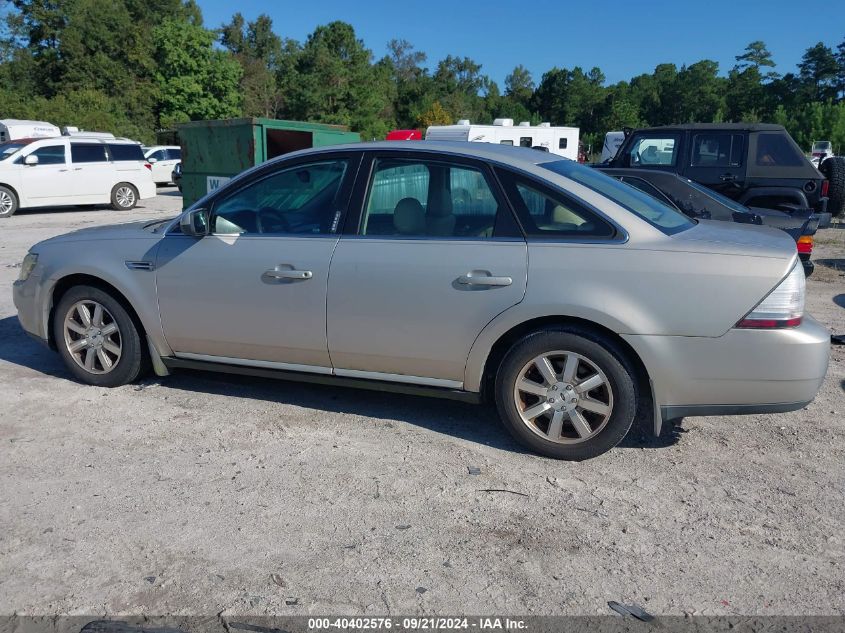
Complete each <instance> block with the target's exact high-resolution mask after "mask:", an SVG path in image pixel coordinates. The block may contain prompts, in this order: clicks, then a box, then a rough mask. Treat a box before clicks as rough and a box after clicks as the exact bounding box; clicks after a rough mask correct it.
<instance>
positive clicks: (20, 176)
mask: <svg viewBox="0 0 845 633" xmlns="http://www.w3.org/2000/svg"><path fill="white" fill-rule="evenodd" d="M155 195H156V188H155V183H154V182H153V177H152V173H151V171H150V169H149V167H148V164H147V162H146V161H145V160H144V154H143V152H142V151H141V146H140V145H139V144H138V143H135V142H133V141H127V140H125V139H110V140H104V139H99V138H85V137H72V138H69V137H66V136H59V137H56V138H46V139H37V140H32V139H22V140H18V141H9V142H6V143H0V217H9V216H11V215H13V214H14V213H15V211H17V210H18V209H28V208H33V207H54V206H61V205H73V204H108V203H110V204H111V206H112V208H114V209H117V210H128V209H131V208H133V207H134V206H135V205H136V204H137V202H138V200H143V199H145V198H152V197H153V196H155Z"/></svg>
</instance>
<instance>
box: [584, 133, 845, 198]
mask: <svg viewBox="0 0 845 633" xmlns="http://www.w3.org/2000/svg"><path fill="white" fill-rule="evenodd" d="M626 132H627V135H626V137H625V140H624V141H623V142H622V145H621V146H620V147H619V150H618V151H617V153H616V156H614V157H613V158H612V159H610V160H609V161H607V162H604V163H602V164H600V165H595V167H597V168H599V169H601V168H604V167H617V168H618V167H625V168H632V167H634V168H638V169H660V170H664V171H670V172H673V173H676V174H680V175H683V176H685V177H687V178H689V179H690V180H694V181H695V182H698V183H701V184H702V185H705V186H707V187H710V188H711V189H713V190H715V191H717V192H719V193H721V194H724V195H725V196H727V197H729V198H732V199H734V200H736V201H737V202H739V203H741V204H743V205H746V206H755V207H762V208H768V209H779V210H782V211H786V212H790V211H795V210H796V209H807V208H809V209H812V210H813V211H815V212H816V213H824V212H825V211H827V204H828V188H829V186H830V185H831V182H829V181H828V180H827V179H826V178H825V176H823V175H822V174H821V173H820V172H819V170H818V169H816V168H815V167H814V166H813V165H812V163H811V162H810V161H809V160H808V159H807V157H806V156H804V154H803V153H802V152H801V149H800V148H799V147H798V145H797V144H796V143H795V141H793V140H792V137H791V136H789V134H788V133H787V131H786V130H785V129H784V128H783V126H781V125H770V124H765V123H689V124H683V125H667V126H663V127H654V128H645V129H640V130H630V131H627V130H626ZM831 181H834V179H831ZM834 182H835V181H834ZM837 184H838V183H837ZM831 193H832V194H833V193H834V192H831ZM841 193H842V192H838V191H837V192H835V195H834V197H838V196H841ZM837 201H838V200H837ZM830 210H831V211H833V212H834V214H835V213H836V212H837V211H838V210H834V209H830Z"/></svg>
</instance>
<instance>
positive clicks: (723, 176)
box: [719, 174, 736, 182]
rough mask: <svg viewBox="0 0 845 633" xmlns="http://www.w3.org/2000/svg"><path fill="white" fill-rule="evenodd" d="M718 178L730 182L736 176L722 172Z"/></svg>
mask: <svg viewBox="0 0 845 633" xmlns="http://www.w3.org/2000/svg"><path fill="white" fill-rule="evenodd" d="M719 180H721V181H722V182H731V181H732V180H736V176H734V175H733V174H722V175H721V176H719Z"/></svg>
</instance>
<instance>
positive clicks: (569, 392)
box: [496, 327, 637, 460]
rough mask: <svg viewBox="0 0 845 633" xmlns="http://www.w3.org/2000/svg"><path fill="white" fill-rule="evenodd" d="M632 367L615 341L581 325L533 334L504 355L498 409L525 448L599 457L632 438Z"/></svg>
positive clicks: (570, 457) (498, 379) (634, 395)
mask: <svg viewBox="0 0 845 633" xmlns="http://www.w3.org/2000/svg"><path fill="white" fill-rule="evenodd" d="M634 375H635V374H634V370H633V368H632V366H631V364H630V362H629V361H628V360H627V359H626V358H625V356H624V354H622V353H621V352H620V351H619V350H618V349H617V346H616V345H615V344H614V343H613V341H611V340H609V339H607V338H606V337H604V336H602V335H599V334H596V333H594V332H590V331H587V330H582V329H580V328H574V327H573V328H557V329H545V330H540V331H538V332H534V333H532V334H529V335H527V336H526V337H524V338H523V339H521V340H520V341H518V342H517V343H516V344H515V345H514V346H513V347H512V348H511V349H510V351H509V352H508V353H507V354H506V355H505V357H504V359H503V360H502V363H501V365H500V367H499V371H498V373H497V376H496V406H497V408H498V410H499V415H500V416H501V418H502V420H503V422H504V423H505V426H506V427H507V428H508V430H509V431H510V432H511V433H512V434H513V436H514V437H515V438H516V439H517V440H518V441H519V442H520V443H522V444H523V445H525V446H526V447H528V448H530V449H531V450H533V451H536V452H538V453H540V454H542V455H546V456H548V457H554V458H557V459H567V460H582V459H589V458H591V457H595V456H597V455H601V454H602V453H604V452H606V451H608V450H610V449H611V448H613V447H614V446H616V445H617V444H618V443H619V442H620V441H621V440H622V438H624V437H625V435H626V434H627V433H628V430H629V429H630V428H631V424H632V423H633V421H634V417H635V415H636V411H637V391H636V381H635V379H634Z"/></svg>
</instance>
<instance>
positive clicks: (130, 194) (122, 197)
mask: <svg viewBox="0 0 845 633" xmlns="http://www.w3.org/2000/svg"><path fill="white" fill-rule="evenodd" d="M115 198H116V199H117V204H118V205H120V206H121V207H124V208H128V207H131V206H132V205H133V204H135V192H134V191H132V187H120V188H119V189H118V190H117V191H116V192H115Z"/></svg>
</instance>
